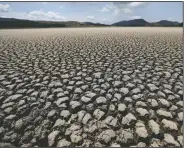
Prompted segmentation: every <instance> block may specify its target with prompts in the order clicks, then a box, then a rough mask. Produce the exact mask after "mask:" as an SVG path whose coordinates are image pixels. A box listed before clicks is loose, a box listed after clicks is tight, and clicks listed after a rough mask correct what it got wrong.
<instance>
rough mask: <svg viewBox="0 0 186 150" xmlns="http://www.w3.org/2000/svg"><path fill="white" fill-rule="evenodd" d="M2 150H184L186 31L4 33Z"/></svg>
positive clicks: (0, 37)
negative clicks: (166, 149)
mask: <svg viewBox="0 0 186 150" xmlns="http://www.w3.org/2000/svg"><path fill="white" fill-rule="evenodd" d="M0 147H183V30H182V28H153V27H151V28H148V27H147V28H137V27H136V28H135V27H134V28H76V29H75V28H68V29H67V28H65V29H17V30H14V29H12V30H0Z"/></svg>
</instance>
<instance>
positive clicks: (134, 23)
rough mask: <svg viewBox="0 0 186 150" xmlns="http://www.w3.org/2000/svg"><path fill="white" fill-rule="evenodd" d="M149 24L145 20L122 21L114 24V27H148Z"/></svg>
mask: <svg viewBox="0 0 186 150" xmlns="http://www.w3.org/2000/svg"><path fill="white" fill-rule="evenodd" d="M148 24H149V23H148V22H147V21H145V20H144V19H134V20H128V21H125V20H124V21H120V22H116V23H114V24H112V25H113V26H147V25H148Z"/></svg>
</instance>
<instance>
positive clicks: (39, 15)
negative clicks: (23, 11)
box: [27, 11, 66, 21]
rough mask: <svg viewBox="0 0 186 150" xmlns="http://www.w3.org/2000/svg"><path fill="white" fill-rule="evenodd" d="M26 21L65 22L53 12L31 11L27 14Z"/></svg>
mask: <svg viewBox="0 0 186 150" xmlns="http://www.w3.org/2000/svg"><path fill="white" fill-rule="evenodd" d="M27 16H28V19H33V20H56V21H60V20H65V19H66V18H65V17H63V16H61V15H60V14H59V13H56V12H53V11H48V12H44V11H32V12H29V13H28V14H27Z"/></svg>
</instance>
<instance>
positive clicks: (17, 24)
mask: <svg viewBox="0 0 186 150" xmlns="http://www.w3.org/2000/svg"><path fill="white" fill-rule="evenodd" d="M104 26H121V27H125V26H128V27H137V26H139V27H143V26H153V27H159V26H162V27H182V26H183V22H182V23H179V22H177V21H168V20H160V21H158V22H147V21H146V20H144V19H133V20H123V21H119V22H116V23H113V24H111V25H107V24H102V23H93V22H78V21H36V20H35V21H34V20H24V19H16V18H3V17H0V28H51V27H104Z"/></svg>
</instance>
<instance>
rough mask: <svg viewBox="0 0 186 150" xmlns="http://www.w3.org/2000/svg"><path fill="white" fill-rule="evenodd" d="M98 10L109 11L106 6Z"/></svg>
mask: <svg viewBox="0 0 186 150" xmlns="http://www.w3.org/2000/svg"><path fill="white" fill-rule="evenodd" d="M100 11H102V12H106V11H109V9H108V8H107V7H103V8H102V9H101V10H100Z"/></svg>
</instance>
